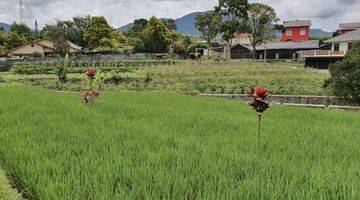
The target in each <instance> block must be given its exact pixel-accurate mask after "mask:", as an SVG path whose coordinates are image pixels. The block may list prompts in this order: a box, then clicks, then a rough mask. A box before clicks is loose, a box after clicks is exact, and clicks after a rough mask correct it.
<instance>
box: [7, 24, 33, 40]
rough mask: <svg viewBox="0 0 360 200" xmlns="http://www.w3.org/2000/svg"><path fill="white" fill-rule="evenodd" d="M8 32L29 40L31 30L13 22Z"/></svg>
mask: <svg viewBox="0 0 360 200" xmlns="http://www.w3.org/2000/svg"><path fill="white" fill-rule="evenodd" d="M10 32H12V33H16V34H18V35H19V36H21V37H25V38H26V39H27V40H28V39H30V38H31V35H32V34H31V29H30V28H29V27H28V26H27V25H25V24H17V23H16V22H14V23H13V24H12V25H11V28H10Z"/></svg>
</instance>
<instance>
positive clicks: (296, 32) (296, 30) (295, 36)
mask: <svg viewBox="0 0 360 200" xmlns="http://www.w3.org/2000/svg"><path fill="white" fill-rule="evenodd" d="M288 29H291V30H292V35H291V36H287V35H286V31H284V32H283V33H282V35H281V41H282V42H287V41H295V42H305V41H308V40H309V39H310V27H292V28H286V30H288ZM301 29H305V35H300V32H301Z"/></svg>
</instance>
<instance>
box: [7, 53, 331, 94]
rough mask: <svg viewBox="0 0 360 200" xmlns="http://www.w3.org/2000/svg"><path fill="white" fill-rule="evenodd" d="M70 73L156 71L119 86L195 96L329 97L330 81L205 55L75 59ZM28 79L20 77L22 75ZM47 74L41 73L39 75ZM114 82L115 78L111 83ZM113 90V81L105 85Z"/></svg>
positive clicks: (17, 69) (295, 69)
mask: <svg viewBox="0 0 360 200" xmlns="http://www.w3.org/2000/svg"><path fill="white" fill-rule="evenodd" d="M70 66H71V67H70V68H68V70H67V72H68V74H70V73H75V75H72V76H70V77H73V76H75V77H77V76H78V75H76V74H78V73H80V74H83V73H85V71H86V68H87V67H89V66H91V67H95V68H96V69H97V70H99V71H100V72H107V74H109V76H111V75H112V74H117V73H124V72H130V73H132V74H138V75H139V76H140V77H144V76H146V74H151V81H150V82H148V83H145V82H144V81H141V80H134V82H125V83H122V84H119V85H116V86H114V89H115V88H116V89H124V90H150V91H151V90H165V91H182V92H185V93H190V94H198V93H213V94H224V93H227V94H247V93H248V92H249V90H250V88H255V87H257V86H259V85H262V86H264V87H266V88H269V90H270V92H271V93H272V94H277V95H325V91H324V89H323V87H322V86H323V83H324V81H325V80H326V79H327V78H329V74H328V73H324V72H323V71H319V70H316V69H309V68H304V67H303V64H302V63H286V62H279V63H274V64H272V65H271V66H268V65H264V64H263V63H262V62H250V61H246V62H245V61H242V62H239V61H223V60H221V59H220V60H219V59H218V57H205V58H204V59H201V60H199V61H176V60H149V61H146V60H144V61H141V60H138V61H119V62H105V61H104V62H83V61H77V60H73V61H72V62H71V64H70ZM54 68H55V69H56V65H55V66H54V65H49V64H46V63H38V64H34V63H16V65H15V66H14V67H13V68H12V69H11V72H12V73H14V74H43V73H37V72H39V71H43V72H44V74H56V71H55V72H54V70H53V69H54ZM18 76H19V78H20V79H22V78H21V77H22V76H20V75H18ZM39 77H41V76H39ZM24 81H25V82H26V83H29V84H32V85H39V86H42V87H45V88H49V89H61V90H72V89H73V88H76V90H78V88H81V87H80V85H79V83H78V82H74V84H63V85H55V86H54V85H51V84H52V83H53V82H54V81H53V80H52V81H51V82H49V81H47V80H43V79H40V78H38V80H37V81H36V82H35V81H34V82H29V81H28V79H27V78H24ZM107 83H108V84H111V82H107ZM104 87H105V88H112V86H111V85H104Z"/></svg>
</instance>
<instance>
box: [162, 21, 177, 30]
mask: <svg viewBox="0 0 360 200" xmlns="http://www.w3.org/2000/svg"><path fill="white" fill-rule="evenodd" d="M161 21H162V23H163V24H164V25H165V26H166V28H168V29H169V30H174V31H176V30H177V26H176V22H175V20H174V19H161Z"/></svg>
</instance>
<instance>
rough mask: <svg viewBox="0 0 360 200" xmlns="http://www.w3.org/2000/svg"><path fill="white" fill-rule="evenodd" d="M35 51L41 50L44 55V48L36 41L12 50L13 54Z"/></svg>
mask: <svg viewBox="0 0 360 200" xmlns="http://www.w3.org/2000/svg"><path fill="white" fill-rule="evenodd" d="M35 52H39V53H41V54H43V55H44V48H43V47H42V46H40V45H38V44H36V43H33V44H28V45H26V46H24V47H21V48H19V49H15V50H13V51H11V52H10V54H11V56H13V55H31V54H33V53H35Z"/></svg>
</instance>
